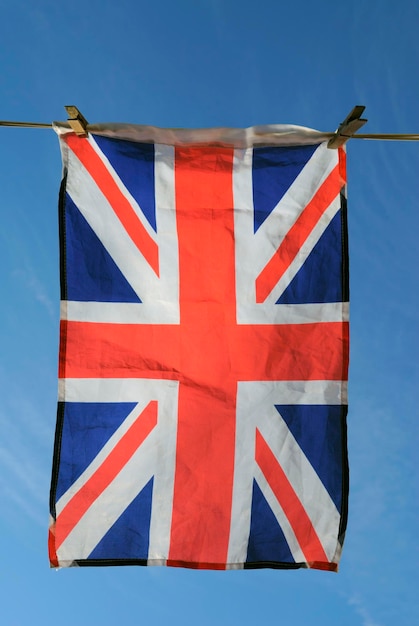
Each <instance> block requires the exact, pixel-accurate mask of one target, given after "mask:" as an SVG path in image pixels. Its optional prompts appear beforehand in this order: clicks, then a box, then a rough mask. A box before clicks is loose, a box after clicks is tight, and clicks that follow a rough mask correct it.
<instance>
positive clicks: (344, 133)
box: [327, 105, 368, 148]
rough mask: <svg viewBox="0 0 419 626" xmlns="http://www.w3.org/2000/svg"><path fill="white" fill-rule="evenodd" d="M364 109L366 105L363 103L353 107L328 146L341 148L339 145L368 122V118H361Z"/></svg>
mask: <svg viewBox="0 0 419 626" xmlns="http://www.w3.org/2000/svg"><path fill="white" fill-rule="evenodd" d="M364 110H365V107H364V106H361V105H357V106H356V107H354V108H353V109H352V111H351V112H350V113H349V115H348V116H347V117H346V118H345V119H344V121H343V122H342V124H340V126H339V128H338V129H337V131H336V133H335V134H334V136H333V137H332V138H331V139H330V140H329V143H328V144H327V147H328V148H339V146H343V144H344V143H346V142H347V141H348V139H350V138H351V137H352V136H353V135H354V134H355V133H356V131H357V130H359V129H360V128H361V126H363V125H364V124H366V123H367V122H368V120H364V119H361V115H362V113H363V112H364Z"/></svg>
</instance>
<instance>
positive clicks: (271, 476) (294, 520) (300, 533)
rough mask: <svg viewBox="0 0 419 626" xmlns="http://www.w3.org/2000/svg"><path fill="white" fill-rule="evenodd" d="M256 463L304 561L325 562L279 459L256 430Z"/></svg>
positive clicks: (321, 548) (319, 543) (306, 516)
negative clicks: (278, 505) (279, 506)
mask: <svg viewBox="0 0 419 626" xmlns="http://www.w3.org/2000/svg"><path fill="white" fill-rule="evenodd" d="M256 462H257V464H258V465H259V467H260V469H261V470H262V472H263V474H264V476H265V478H266V480H267V481H268V483H269V485H270V487H271V489H272V491H273V492H274V494H275V497H276V499H277V500H278V502H279V504H280V505H281V507H282V509H283V511H284V513H285V515H286V516H287V519H288V521H289V523H290V524H291V527H292V529H293V531H294V534H295V536H296V538H297V541H298V543H299V545H300V548H301V550H302V551H303V553H304V556H305V558H306V561H307V562H313V561H317V562H320V563H328V562H329V559H328V558H327V555H326V553H325V551H324V549H323V546H322V544H321V542H320V539H319V537H318V535H317V533H316V531H315V529H314V526H313V524H312V523H311V520H310V518H309V516H308V515H307V512H306V510H305V508H304V506H303V504H302V503H301V501H300V499H299V498H298V496H297V494H296V493H295V491H294V489H293V487H292V485H291V483H290V481H289V480H288V478H287V476H286V474H285V472H284V470H283V469H282V467H281V465H280V464H279V462H278V459H277V458H276V457H275V455H274V454H273V452H272V450H271V449H270V448H269V446H268V444H267V443H266V441H265V440H264V438H263V437H262V435H261V434H260V432H259V430H257V429H256Z"/></svg>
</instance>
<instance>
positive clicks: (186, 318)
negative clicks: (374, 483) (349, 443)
mask: <svg viewBox="0 0 419 626" xmlns="http://www.w3.org/2000/svg"><path fill="white" fill-rule="evenodd" d="M55 128H56V130H57V132H58V134H59V139H60V144H61V150H62V156H63V166H64V175H63V183H62V187H61V193H60V203H59V214H60V260H61V327H60V355H59V402H58V417H57V429H56V440H55V449H54V460H53V471H52V482H51V502H50V505H51V525H50V537H49V553H50V563H51V566H52V567H65V566H77V565H78V566H89V565H104V564H105V565H106V564H109V565H126V564H137V565H171V566H183V567H192V568H207V569H239V568H255V567H276V568H297V567H312V568H318V569H325V570H330V571H335V570H337V566H338V563H339V559H340V554H341V548H342V544H343V538H344V533H345V528H346V519H347V497H348V470H347V452H346V411H347V394H346V386H347V382H346V381H347V370H348V299H349V298H348V273H347V228H346V200H345V187H346V172H345V151H344V149H343V148H340V149H339V150H328V149H327V146H326V143H325V141H326V140H327V138H328V136H327V137H325V136H324V134H323V133H318V132H317V131H312V130H310V129H305V128H300V127H296V126H283V125H279V126H268V127H254V128H251V129H202V130H173V129H157V128H154V127H147V126H138V127H136V126H132V125H119V124H115V125H112V124H110V125H107V126H104V125H96V126H93V127H92V126H89V131H90V130H93V132H90V133H89V134H88V136H87V137H80V136H77V135H76V134H75V133H73V132H72V131H70V130H69V129H68V128H66V127H65V125H62V126H60V125H59V124H56V125H55Z"/></svg>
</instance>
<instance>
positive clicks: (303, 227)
mask: <svg viewBox="0 0 419 626" xmlns="http://www.w3.org/2000/svg"><path fill="white" fill-rule="evenodd" d="M341 170H342V168H341V167H340V166H339V164H338V165H337V166H336V167H335V168H334V169H333V170H332V172H331V173H330V174H329V176H328V177H327V178H326V180H325V181H324V182H323V184H322V185H321V186H320V187H319V189H318V190H317V192H316V193H315V194H314V196H313V198H312V199H311V200H310V202H309V203H308V204H307V206H306V207H305V209H304V210H303V211H302V213H301V214H300V215H299V217H298V219H297V220H296V222H295V223H294V224H293V226H292V227H291V228H290V230H289V231H288V233H287V234H286V235H285V237H284V239H283V241H282V243H281V245H280V246H279V248H278V250H277V251H276V252H275V254H274V255H273V257H272V258H271V260H270V261H269V262H268V263H267V265H265V267H264V268H263V270H262V271H261V273H260V274H259V276H258V277H257V279H256V302H258V303H262V302H265V300H266V298H267V297H268V296H269V294H270V293H271V291H272V290H273V288H274V287H275V285H276V284H277V283H278V281H279V280H280V279H281V278H282V276H283V275H284V273H285V272H286V270H287V269H288V268H289V266H290V265H291V263H292V262H293V261H294V259H295V258H296V256H297V254H298V253H299V251H300V250H301V247H302V246H303V244H304V243H305V241H306V240H307V238H308V236H309V235H310V233H311V232H312V230H313V228H314V227H315V226H316V224H317V223H318V221H319V220H320V218H321V217H322V215H323V213H324V212H325V211H326V210H327V208H328V207H329V206H330V204H331V203H332V202H333V200H334V199H335V198H336V196H337V195H338V194H339V192H340V190H341V187H342V186H343V185H344V183H345V181H344V180H342V173H341Z"/></svg>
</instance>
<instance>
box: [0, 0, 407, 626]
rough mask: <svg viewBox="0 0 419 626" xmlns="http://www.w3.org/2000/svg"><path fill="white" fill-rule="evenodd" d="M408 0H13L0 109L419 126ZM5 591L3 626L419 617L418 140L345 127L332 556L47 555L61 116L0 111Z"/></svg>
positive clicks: (382, 623) (363, 621) (189, 123)
mask: <svg viewBox="0 0 419 626" xmlns="http://www.w3.org/2000/svg"><path fill="white" fill-rule="evenodd" d="M418 23H419V8H418V4H417V2H415V0H399V2H397V3H395V2H394V1H390V0H369V1H368V2H365V1H362V0H353V2H351V3H343V2H342V3H340V2H336V0H334V1H332V0H319V2H316V3H314V2H310V1H309V0H294V2H292V3H284V2H282V1H281V0H259V2H250V1H248V0H242V1H240V2H239V0H195V1H193V0H176V1H169V0H154V1H153V2H143V1H142V0H119V2H118V3H115V2H110V1H108V0H89V2H81V1H80V0H74V1H73V2H71V3H63V2H59V1H57V0H54V1H53V0H38V1H37V2H34V3H28V2H27V1H26V2H25V1H24V0H2V2H1V23H0V62H1V68H2V71H1V74H0V85H1V95H2V102H1V113H0V117H1V118H2V119H5V120H7V119H9V120H33V121H41V122H50V121H52V120H54V119H58V120H61V119H65V111H64V109H63V106H64V105H65V104H76V105H77V106H78V107H79V108H80V110H81V111H82V112H83V113H84V115H85V116H86V117H87V119H88V120H89V121H91V122H106V121H112V122H132V123H138V124H152V125H156V126H171V127H173V126H175V127H182V126H183V127H208V126H238V127H243V126H251V125H256V124H268V123H292V124H301V125H303V126H309V127H313V128H316V129H318V130H325V131H331V130H334V129H335V128H336V127H337V125H338V124H339V122H341V121H342V119H343V118H344V117H345V116H346V115H347V113H349V111H350V110H351V108H352V107H353V106H354V105H355V104H364V105H366V107H367V109H366V113H365V115H366V117H368V119H369V122H368V125H367V126H366V127H365V132H371V133H373V132H400V133H409V132H411V133H413V132H416V133H417V132H418V131H419V128H418V115H417V102H418V100H419V81H418V66H419V47H418V43H417V25H418ZM0 134H1V147H0V161H1V169H0V211H1V223H2V227H1V229H0V267H1V273H0V276H1V280H0V289H1V299H0V336H1V343H0V346H1V348H0V394H1V395H0V397H1V401H0V428H1V433H2V436H1V437H0V493H1V507H0V546H1V555H2V558H1V564H0V598H1V610H0V614H1V616H2V617H1V619H2V623H3V624H5V625H7V626H26V625H27V624H31V625H33V624H43V625H44V626H48V625H49V624H55V623H60V624H62V625H63V626H67V624H68V625H70V624H73V623H74V622H77V623H78V624H79V626H84V625H85V624H86V625H87V624H89V625H90V624H96V623H98V624H99V623H100V624H102V625H104V626H105V625H106V626H108V625H109V626H110V625H113V624H115V623H121V624H125V625H127V626H129V625H134V624H141V623H153V624H163V623H167V622H168V621H170V622H171V623H172V624H174V625H176V624H182V625H183V626H189V625H192V624H194V625H195V624H200V625H203V626H206V625H210V624H211V625H212V624H217V626H220V625H230V624H243V625H246V624H249V625H250V624H255V623H266V624H282V623H284V624H285V623H286V624H292V625H295V626H299V625H304V626H305V625H307V624H322V626H329V625H331V624H336V623H339V624H340V625H342V626H346V625H348V626H349V625H351V626H390V625H393V624H395V623H397V624H399V625H404V624H411V623H413V622H414V621H415V616H417V614H418V601H417V586H418V582H419V581H418V575H417V567H416V563H417V561H418V557H419V554H418V549H417V525H418V495H419V493H418V492H419V489H418V485H419V472H418V467H417V462H416V458H417V448H418V444H419V437H418V426H417V417H418V416H417V400H416V396H417V388H418V369H419V368H418V359H417V353H418V347H419V346H418V333H417V328H418V321H419V320H418V318H419V315H418V304H419V302H418V291H419V290H418V287H419V285H418V278H417V277H418V271H417V267H418V254H417V249H418V245H417V231H418V227H419V220H418V197H419V193H418V192H419V183H418V180H419V178H418V171H419V169H418V166H419V145H418V143H407V142H405V143H401V142H372V141H371V142H368V141H361V140H352V141H351V142H350V143H349V144H348V201H349V235H350V261H351V339H352V344H351V345H352V347H351V364H350V385H349V394H350V396H349V397H350V407H349V416H348V423H349V457H350V471H351V489H350V509H349V522H348V531H347V538H346V543H345V547H344V552H343V557H342V561H341V567H340V573H339V574H337V575H336V574H330V573H325V572H317V571H304V570H299V571H291V572H287V571H271V570H258V571H244V572H243V571H240V572H195V571H189V570H180V569H170V568H135V567H132V568H91V569H83V570H77V569H71V570H60V571H58V572H55V571H54V570H50V569H49V566H48V559H47V552H46V537H47V525H48V497H49V481H50V471H51V459H52V446H53V437H54V429H55V417H56V416H55V411H56V398H57V378H56V377H57V351H58V314H59V284H58V235H57V232H58V225H57V194H58V188H59V182H60V175H61V161H60V154H59V149H58V141H57V139H56V136H55V134H54V132H53V131H52V130H30V129H10V128H0Z"/></svg>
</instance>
